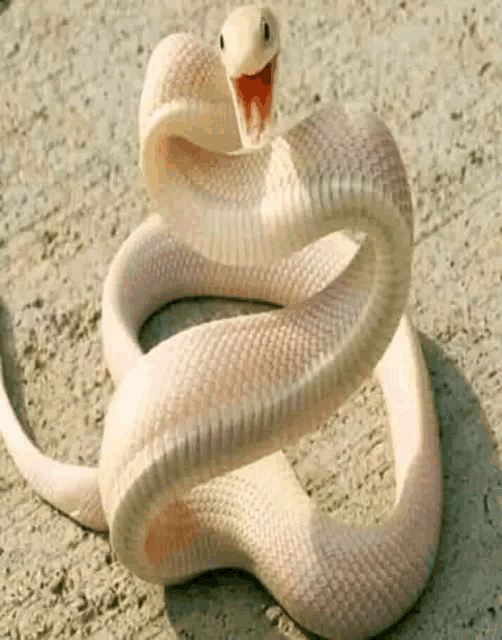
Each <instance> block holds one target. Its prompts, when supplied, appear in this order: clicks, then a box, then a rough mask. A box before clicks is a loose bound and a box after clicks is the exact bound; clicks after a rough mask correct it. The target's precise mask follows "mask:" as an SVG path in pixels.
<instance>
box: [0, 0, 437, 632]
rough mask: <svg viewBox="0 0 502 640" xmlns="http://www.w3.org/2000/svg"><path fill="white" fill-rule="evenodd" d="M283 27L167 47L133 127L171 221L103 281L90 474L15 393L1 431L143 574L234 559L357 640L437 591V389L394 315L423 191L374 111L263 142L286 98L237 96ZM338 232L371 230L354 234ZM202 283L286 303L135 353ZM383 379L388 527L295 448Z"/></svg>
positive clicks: (191, 571) (121, 255) (156, 577)
mask: <svg viewBox="0 0 502 640" xmlns="http://www.w3.org/2000/svg"><path fill="white" fill-rule="evenodd" d="M265 25H267V26H266V27H265ZM243 34H244V35H243ZM267 34H268V35H267ZM278 35H279V34H278V25H277V21H276V20H275V17H274V16H273V14H272V13H271V12H270V11H269V10H268V9H266V8H255V7H245V8H240V9H238V10H236V11H234V12H233V13H232V14H231V16H230V17H229V19H228V20H227V22H226V24H225V26H224V28H223V30H222V32H221V34H220V38H219V44H220V49H222V50H223V51H221V56H219V55H218V54H217V52H216V51H215V50H213V48H211V47H208V46H207V45H205V44H203V43H201V42H199V41H197V40H196V39H194V38H193V37H191V36H189V35H187V34H173V35H171V36H168V37H167V38H166V39H164V40H163V41H162V42H161V43H160V44H159V45H158V46H157V48H156V49H155V51H154V53H153V54H152V57H151V59H150V62H149V65H148V69H147V74H146V79H145V85H144V89H143V94H142V99H141V105H140V140H141V166H142V170H143V174H144V177H145V180H146V182H147V185H148V187H149V190H150V193H151V195H152V197H153V199H154V201H155V202H156V205H157V207H158V213H157V214H155V215H153V216H151V217H150V218H149V219H148V220H146V221H145V222H144V223H143V224H142V225H141V226H140V227H139V228H138V229H137V230H136V231H135V232H133V233H132V234H131V236H130V237H129V238H128V240H127V241H126V242H125V243H124V245H123V246H122V248H121V249H120V251H119V252H118V254H117V256H116V258H115V259H114V261H113V263H112V265H111V267H110V270H109V273H108V276H107V278H106V281H105V285H104V292H103V304H102V307H103V317H102V322H103V338H104V347H105V356H106V360H107V364H108V367H109V369H110V372H111V374H112V376H113V379H114V381H115V383H116V385H117V390H116V393H115V395H114V397H113V399H112V402H111V405H110V408H109V410H108V413H107V417H106V423H105V430H104V434H103V442H102V448H101V456H100V464H99V468H98V469H94V468H88V467H79V466H73V465H65V464H62V463H59V462H56V461H54V460H50V459H49V458H47V457H46V456H44V455H43V454H42V453H41V452H40V451H39V450H38V449H37V448H36V447H35V446H34V445H33V444H32V443H31V442H30V441H29V439H28V438H27V437H26V435H25V433H24V431H23V429H22V427H21V425H20V424H19V422H18V421H17V419H16V417H15V415H14V413H13V411H12V409H11V407H10V404H9V401H8V398H7V396H6V394H5V390H4V389H3V387H2V389H1V392H0V403H1V404H0V417H1V418H2V419H1V421H0V429H1V432H2V434H3V437H4V440H5V443H6V445H7V448H8V449H9V451H10V453H11V455H12V457H13V458H14V460H15V462H16V465H17V466H18V468H19V470H20V471H21V473H22V474H23V475H24V476H25V477H26V478H27V480H28V481H29V482H30V483H31V485H32V486H33V488H34V489H35V490H36V491H37V492H38V493H39V494H40V495H41V496H42V497H43V498H45V499H46V500H48V501H49V502H50V503H52V504H53V505H55V506H56V507H58V508H59V509H61V510H62V511H63V512H65V513H67V514H68V515H70V516H71V517H72V518H74V519H75V520H77V521H78V522H80V523H82V524H84V525H86V526H88V527H92V528H94V529H98V530H99V529H102V530H104V529H107V528H109V530H110V541H111V544H112V546H113V548H114V550H115V552H116V554H117V556H118V558H119V559H120V560H121V561H122V562H123V563H124V564H125V565H126V566H127V567H129V568H130V569H131V570H132V571H133V572H135V573H136V574H137V575H139V576H141V577H143V578H144V579H146V580H150V581H153V582H161V583H166V584H167V583H176V582H180V581H183V580H186V579H187V578H189V577H191V576H194V575H196V574H198V573H201V572H203V571H206V570H208V569H211V568H215V567H221V566H237V567H241V568H244V569H246V570H249V571H251V572H253V573H254V574H256V575H257V577H258V578H259V579H260V580H261V581H262V582H263V584H264V585H265V586H266V587H267V588H268V589H269V590H270V591H271V593H272V594H273V595H274V596H275V597H276V598H277V600H278V601H279V602H280V603H281V604H282V605H283V606H284V607H285V609H286V610H287V611H288V612H289V613H290V615H292V616H293V618H295V619H296V620H297V621H298V622H299V623H300V624H301V625H303V626H304V627H306V628H308V629H310V630H312V631H314V632H316V633H319V634H321V635H323V636H325V637H327V638H363V637H368V636H369V635H372V634H374V633H376V632H378V631H379V630H381V629H384V628H385V627H387V626H388V625H390V624H391V623H392V622H394V621H395V620H396V619H398V618H399V617H400V616H401V615H402V614H403V613H404V611H405V610H406V609H408V608H409V607H410V606H411V605H412V604H413V603H414V601H415V600H416V598H417V597H418V595H419V594H420V592H421V591H422V589H423V586H424V584H425V582H426V580H427V578H428V576H429V573H430V571H431V568H432V565H433V561H434V556H435V550H436V546H437V542H438V533H439V523H440V517H441V500H442V498H441V470H440V462H439V459H440V458H439V443H438V432H437V431H438V430H437V422H436V416H435V412H434V407H433V401H432V394H431V388H430V382H429V378H428V373H427V369H426V367H425V363H424V360H423V355H422V352H421V347H420V344H419V341H418V338H417V336H416V333H415V331H414V329H413V327H412V325H411V323H410V321H409V319H408V318H407V316H406V315H403V314H404V312H405V304H406V297H407V291H408V288H409V282H410V274H411V254H412V251H411V242H412V208H411V198H410V193H409V189H408V185H407V181H406V174H405V170H404V167H403V164H402V162H401V158H400V155H399V152H398V150H397V147H396V145H395V142H394V140H393V138H392V135H391V134H390V132H389V130H388V129H387V127H386V126H385V125H384V124H383V123H382V122H381V121H380V119H379V118H378V117H377V116H376V115H374V114H373V113H372V112H370V111H366V110H364V109H362V108H360V107H358V106H345V107H340V106H327V107H323V108H321V109H318V110H316V111H315V112H312V113H310V114H309V115H307V116H306V117H304V118H302V119H300V120H298V121H297V122H295V123H293V124H292V125H291V126H289V127H287V128H286V129H283V130H278V131H275V132H273V133H272V132H271V127H270V125H271V123H272V121H273V113H272V110H273V102H274V99H273V98H274V97H273V96H270V95H265V94H261V95H259V96H258V99H259V104H255V105H254V106H252V105H251V102H252V101H251V102H250V99H249V97H246V88H245V86H246V83H248V84H247V86H251V87H256V86H258V85H259V82H258V80H260V76H259V74H260V73H261V71H260V69H265V68H266V67H267V65H269V66H268V67H267V74H268V75H267V76H266V77H267V78H268V79H269V80H270V79H271V78H272V79H273V76H274V75H275V73H276V68H277V67H276V65H277V56H278V51H279V44H278V42H279V41H278ZM222 36H223V43H224V46H223V47H221V41H222ZM239 47H240V49H245V51H244V55H243V57H242V59H239V60H236V55H237V57H238V54H239V51H240V49H239ZM264 47H265V49H266V51H265V53H264ZM236 52H237V54H236ZM272 63H273V64H272ZM260 65H261V66H260ZM243 78H244V80H243ZM263 78H265V75H263V76H262V77H261V81H262V84H264V85H267V82H268V81H267V82H265V81H264V80H263ZM239 87H240V88H239ZM236 90H237V92H238V94H236V93H235V91H236ZM239 91H240V93H239ZM239 100H240V101H241V102H240V103H239ZM241 140H243V141H244V143H245V145H246V148H244V149H242V148H241ZM254 147H256V148H254ZM345 228H350V229H354V230H356V231H361V232H364V233H365V234H366V235H365V239H364V241H363V242H362V244H360V245H358V244H356V243H355V242H354V241H352V240H349V238H348V237H346V236H345V235H343V234H342V233H341V232H340V231H341V230H342V229H345ZM193 295H214V296H230V297H238V298H248V299H257V300H267V301H270V302H273V303H275V304H277V305H281V307H282V308H280V309H277V310H274V311H271V312H267V313H261V314H256V315H253V316H249V317H240V318H234V319H226V320H219V321H216V322H212V323H209V324H206V325H201V326H198V327H194V328H192V329H190V330H187V331H184V332H182V333H180V334H177V335H176V336H174V337H172V338H170V339H168V340H166V341H164V342H162V343H161V344H159V345H158V346H156V347H155V348H154V349H152V350H151V351H150V352H149V353H148V354H143V353H142V351H141V348H140V345H139V342H138V337H137V336H138V332H139V329H140V328H141V325H142V324H143V322H144V321H145V320H146V319H147V318H148V316H149V315H150V314H151V313H153V312H154V311H155V310H157V309H158V308H159V307H160V306H161V305H163V304H165V303H166V302H168V301H170V300H173V299H177V298H180V297H185V296H193ZM375 368H376V369H375ZM373 370H376V374H377V377H378V380H379V382H380V384H381V386H382V388H383V391H384V394H385V398H386V403H387V409H388V414H389V421H390V428H391V434H392V443H393V448H394V454H395V465H396V499H395V505H394V507H393V509H392V511H391V513H390V514H389V515H388V517H387V519H386V520H385V522H384V523H382V524H378V525H373V526H371V527H366V528H357V527H349V526H345V525H341V524H339V523H337V522H336V520H335V519H334V518H333V517H332V516H330V515H329V514H327V513H321V512H319V511H317V510H316V509H315V507H314V505H313V504H312V502H311V501H310V499H309V498H308V497H307V495H306V494H305V492H304V491H303V490H302V488H301V486H300V485H299V483H298V480H297V479H296V476H295V474H294V472H293V470H292V469H291V467H290V466H289V464H288V463H287V461H286V459H285V457H284V455H283V453H282V452H281V451H280V448H281V447H282V446H283V445H285V444H287V443H289V442H292V441H294V440H296V439H297V438H298V437H300V436H301V435H302V434H304V433H306V432H308V431H309V430H311V429H313V428H314V427H315V425H316V424H318V423H319V421H320V420H321V419H323V418H324V417H325V416H327V415H329V413H331V412H333V411H334V410H335V409H336V408H337V407H339V406H340V404H341V403H342V402H343V401H344V400H345V399H346V398H347V397H348V396H349V395H350V394H352V393H353V392H354V391H355V390H356V389H357V388H358V386H359V385H360V384H361V383H362V382H363V381H364V380H365V379H366V378H367V377H368V376H369V375H370V374H371V372H372V371H373Z"/></svg>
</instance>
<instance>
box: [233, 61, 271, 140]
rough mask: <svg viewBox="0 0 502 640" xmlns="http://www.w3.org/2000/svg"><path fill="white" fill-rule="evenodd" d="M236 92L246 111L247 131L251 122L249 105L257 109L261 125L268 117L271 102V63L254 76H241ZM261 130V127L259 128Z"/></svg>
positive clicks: (237, 82)
mask: <svg viewBox="0 0 502 640" xmlns="http://www.w3.org/2000/svg"><path fill="white" fill-rule="evenodd" d="M236 86H237V92H238V94H239V97H240V99H241V100H242V103H243V104H244V107H245V110H246V120H247V123H248V129H249V126H250V120H251V105H252V104H253V102H254V103H255V104H256V106H257V107H258V113H259V115H260V120H261V123H263V121H264V120H265V118H266V117H267V115H268V112H269V108H270V103H271V101H272V91H271V88H272V62H269V63H268V64H267V65H266V66H265V67H263V69H262V70H261V71H260V72H259V73H257V74H255V75H254V76H246V75H244V76H241V77H240V78H238V79H237V81H236ZM260 128H262V127H260Z"/></svg>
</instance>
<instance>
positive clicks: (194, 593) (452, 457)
mask: <svg viewBox="0 0 502 640" xmlns="http://www.w3.org/2000/svg"><path fill="white" fill-rule="evenodd" d="M422 344H423V347H424V351H425V356H426V361H427V365H428V368H429V371H430V375H431V379H432V383H433V387H434V393H435V403H436V408H437V412H438V416H439V422H440V438H441V451H442V467H443V480H444V507H443V519H442V528H441V536H440V543H439V548H438V553H437V556H436V564H435V567H434V570H433V572H432V575H431V577H430V579H429V581H428V583H427V585H426V587H425V589H424V591H423V592H422V594H421V596H420V597H419V599H418V600H417V601H416V603H415V604H414V606H413V607H412V608H411V609H410V610H409V611H408V612H407V613H406V615H404V616H403V617H402V618H401V619H400V620H399V621H398V622H397V623H396V624H395V625H394V626H392V627H390V628H389V629H387V630H386V631H384V632H383V633H381V634H379V635H378V636H376V637H377V638H378V640H389V639H390V638H399V637H405V636H406V637H411V634H413V636H414V635H415V634H416V632H417V631H419V630H421V631H422V633H426V634H427V635H428V637H430V634H431V633H433V631H434V630H436V631H437V625H436V624H435V622H434V620H435V619H437V618H436V616H439V618H440V619H441V627H444V629H445V630H446V627H445V625H450V626H451V625H453V626H454V628H455V629H456V628H458V629H459V630H460V629H466V630H468V629H469V628H470V627H472V626H473V625H474V623H475V622H476V624H477V623H478V622H479V620H480V616H485V617H487V619H488V620H490V619H492V620H493V619H494V616H495V615H496V611H495V609H494V607H493V606H492V604H491V596H492V595H493V594H494V593H495V591H496V589H497V575H498V578H499V579H498V584H499V585H500V582H501V581H500V575H502V573H499V572H498V571H497V566H498V565H497V563H495V565H494V563H493V554H494V553H496V552H497V550H499V549H500V548H501V543H502V471H501V467H500V463H499V460H498V457H497V455H496V453H495V452H496V446H495V443H494V442H493V440H492V438H491V434H490V427H489V424H488V421H487V418H486V415H485V413H484V412H483V409H482V408H481V405H480V403H479V400H478V398H477V397H476V394H475V393H474V392H473V390H472V389H471V387H470V385H469V383H468V382H467V380H466V379H465V378H464V376H463V375H462V374H461V373H460V372H459V371H458V369H457V367H456V365H455V364H454V363H453V361H452V360H450V359H449V358H448V357H447V356H446V355H445V354H444V353H443V352H442V351H441V349H440V348H439V347H438V346H437V345H436V344H435V343H433V342H432V341H431V340H429V339H428V338H425V337H423V336H422ZM498 553H499V555H498V559H499V561H500V562H499V564H500V567H499V570H500V569H502V553H500V552H498ZM459 577H460V580H459ZM473 583H476V584H478V585H479V587H478V589H477V591H476V594H475V596H474V597H471V596H472V584H473ZM498 590H499V591H500V590H501V587H500V586H498ZM494 597H495V596H494ZM164 600H165V611H166V615H167V616H168V618H169V620H170V623H171V624H172V628H173V629H174V630H175V631H176V633H177V634H178V636H179V637H180V638H185V637H196V638H203V637H216V636H215V635H214V634H215V633H216V635H217V637H225V638H251V639H254V638H256V639H258V638H260V639H262V638H267V639H268V640H271V639H272V638H277V639H278V638H294V639H295V640H296V639H300V638H303V639H309V640H315V639H318V638H319V636H316V635H314V634H311V633H309V632H308V631H306V630H303V629H300V628H299V627H298V626H297V625H296V624H295V623H294V622H293V621H292V620H291V619H290V618H289V617H288V616H287V614H286V613H285V612H284V611H283V610H282V609H281V608H280V606H279V605H278V604H277V602H276V601H275V600H274V598H273V597H272V596H271V595H270V594H269V593H268V592H267V591H266V590H265V588H264V587H263V586H262V585H261V583H260V582H259V581H258V580H257V579H255V578H254V576H252V575H251V574H248V573H246V572H244V571H241V570H238V569H235V570H233V569H225V570H216V571H211V572H208V573H205V574H203V575H201V576H198V577H197V578H194V579H192V580H190V581H188V582H186V583H184V584H182V585H178V586H174V587H166V588H165V591H164ZM459 601H460V602H462V606H460V605H459V604H458V602H459ZM501 608H502V607H501ZM222 628H223V629H227V630H228V631H226V632H225V635H224V636H222V635H220V634H221V629H222ZM452 628H453V627H452ZM464 633H465V632H464ZM408 634H410V635H408ZM442 637H443V636H442ZM444 637H446V636H444ZM450 637H451V636H450Z"/></svg>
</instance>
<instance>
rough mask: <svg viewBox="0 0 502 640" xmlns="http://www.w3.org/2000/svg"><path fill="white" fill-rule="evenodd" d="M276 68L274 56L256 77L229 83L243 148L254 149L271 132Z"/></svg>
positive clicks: (240, 78)
mask: <svg viewBox="0 0 502 640" xmlns="http://www.w3.org/2000/svg"><path fill="white" fill-rule="evenodd" d="M277 65H278V54H276V55H274V56H273V57H272V58H271V59H270V60H269V62H268V63H267V64H266V65H265V66H264V67H263V68H262V69H261V70H260V71H258V72H257V73H255V74H252V75H248V74H242V75H240V76H237V77H235V78H231V79H230V82H231V86H232V90H233V91H232V92H233V95H234V102H235V106H236V112H237V118H238V121H239V127H240V133H241V138H242V143H243V145H244V146H257V145H258V144H259V143H260V142H261V141H262V140H263V138H264V137H265V133H266V132H267V131H269V130H270V129H271V128H272V125H273V121H274V102H275V91H274V87H275V81H276V74H277Z"/></svg>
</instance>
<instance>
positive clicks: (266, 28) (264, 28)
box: [263, 20, 270, 42]
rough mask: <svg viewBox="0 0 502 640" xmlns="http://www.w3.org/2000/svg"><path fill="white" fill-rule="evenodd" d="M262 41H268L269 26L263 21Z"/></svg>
mask: <svg viewBox="0 0 502 640" xmlns="http://www.w3.org/2000/svg"><path fill="white" fill-rule="evenodd" d="M263 39H264V40H265V42H268V41H269V40H270V25H269V24H268V22H267V21H266V20H264V21H263Z"/></svg>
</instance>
